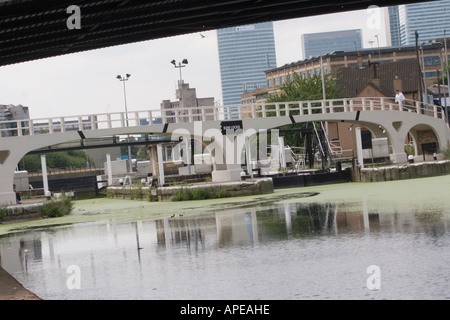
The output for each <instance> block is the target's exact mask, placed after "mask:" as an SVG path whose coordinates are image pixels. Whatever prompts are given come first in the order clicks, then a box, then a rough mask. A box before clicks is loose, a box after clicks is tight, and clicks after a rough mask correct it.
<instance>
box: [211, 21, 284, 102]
mask: <svg viewBox="0 0 450 320" xmlns="http://www.w3.org/2000/svg"><path fill="white" fill-rule="evenodd" d="M217 40H218V47H219V60H220V75H221V80H222V96H223V104H224V105H239V104H241V94H243V93H245V92H251V91H254V89H257V88H263V87H266V75H265V73H264V71H266V70H268V69H271V68H275V67H276V66H277V61H276V53H275V37H274V33H273V23H272V22H265V23H258V24H252V25H245V26H238V27H232V28H225V29H219V30H217Z"/></svg>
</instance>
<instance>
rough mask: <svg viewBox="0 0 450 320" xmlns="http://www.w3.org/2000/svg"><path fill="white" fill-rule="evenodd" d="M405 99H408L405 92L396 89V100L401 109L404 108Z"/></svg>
mask: <svg viewBox="0 0 450 320" xmlns="http://www.w3.org/2000/svg"><path fill="white" fill-rule="evenodd" d="M405 100H406V98H405V96H404V95H403V93H402V92H401V91H400V90H396V91H395V102H396V103H398V107H399V108H400V110H402V107H403V105H404V103H405Z"/></svg>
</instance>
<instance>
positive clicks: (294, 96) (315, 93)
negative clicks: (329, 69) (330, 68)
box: [267, 73, 339, 147]
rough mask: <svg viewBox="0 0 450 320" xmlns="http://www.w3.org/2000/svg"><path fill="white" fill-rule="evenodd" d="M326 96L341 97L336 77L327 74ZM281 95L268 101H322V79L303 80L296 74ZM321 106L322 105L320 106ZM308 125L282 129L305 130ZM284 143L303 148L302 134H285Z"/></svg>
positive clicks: (296, 125) (283, 87) (316, 76)
mask: <svg viewBox="0 0 450 320" xmlns="http://www.w3.org/2000/svg"><path fill="white" fill-rule="evenodd" d="M324 82H325V94H326V98H327V99H336V98H337V97H338V96H339V87H338V86H337V84H336V79H335V77H334V75H332V74H327V75H325V76H324ZM280 90H281V91H280V93H277V94H275V95H273V96H271V97H270V98H268V99H267V102H268V103H271V102H290V101H308V100H313V101H314V100H322V99H323V90H322V77H321V76H320V75H314V76H312V77H311V78H308V79H302V78H300V76H299V75H298V74H297V73H295V74H294V77H293V79H292V80H291V81H288V82H286V83H285V84H284V85H283V86H282V87H281V88H280ZM319 105H320V104H319ZM306 126H307V124H306V123H296V124H293V125H287V126H283V127H281V128H280V129H294V128H295V129H304V128H306ZM284 142H285V144H286V145H288V146H292V147H302V146H303V141H302V135H301V133H300V132H293V133H288V134H284Z"/></svg>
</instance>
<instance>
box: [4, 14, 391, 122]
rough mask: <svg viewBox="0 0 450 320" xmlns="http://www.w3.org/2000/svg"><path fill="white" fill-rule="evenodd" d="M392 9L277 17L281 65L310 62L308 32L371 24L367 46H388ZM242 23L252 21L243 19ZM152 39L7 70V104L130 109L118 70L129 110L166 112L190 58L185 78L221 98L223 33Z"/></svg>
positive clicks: (50, 110) (58, 111)
mask: <svg viewBox="0 0 450 320" xmlns="http://www.w3.org/2000/svg"><path fill="white" fill-rule="evenodd" d="M384 18H385V17H384V10H380V13H379V14H378V13H376V12H375V11H368V10H361V11H353V12H347V13H340V14H332V15H326V16H314V17H308V18H301V19H292V20H284V21H277V22H274V31H275V45H276V53H277V65H278V66H282V65H284V64H286V63H291V62H295V61H298V60H302V59H303V53H302V46H301V35H302V34H305V33H315V32H326V31H337V30H345V29H363V46H364V47H366V48H370V44H369V41H370V40H372V41H375V46H376V45H377V44H376V38H375V35H376V34H379V41H380V46H385V45H386V29H385V24H384ZM242 24H245V22H243V23H242ZM202 35H204V36H205V37H201V36H200V33H194V34H189V35H184V36H178V37H171V38H165V39H158V40H151V41H145V42H140V43H134V44H128V45H122V46H116V47H111V48H104V49H99V50H92V51H89V52H83V53H76V54H70V55H65V56H60V57H53V58H48V59H42V60H37V61H32V62H25V63H20V64H15V65H10V66H4V67H0V88H1V89H0V90H1V91H0V104H13V105H18V104H22V105H24V106H28V107H29V109H30V116H31V118H32V119H37V118H45V117H60V116H69V115H84V114H95V113H107V112H120V111H124V98H123V87H122V83H121V82H120V81H118V80H117V79H116V76H117V75H118V74H121V75H125V74H126V73H129V74H131V77H130V79H129V81H127V82H126V92H127V104H128V110H129V111H138V110H148V109H159V108H160V103H161V101H162V100H165V99H170V100H175V88H176V84H177V80H178V79H179V70H178V69H176V68H174V66H173V65H172V64H170V61H171V60H172V59H175V60H177V61H181V60H183V59H185V58H186V59H188V61H189V64H188V66H187V67H186V68H183V69H182V73H183V80H184V81H185V82H187V83H189V85H190V86H191V88H196V89H197V96H198V97H214V98H215V100H216V101H219V102H221V100H222V92H221V83H220V69H219V54H218V48H217V36H216V31H208V32H202Z"/></svg>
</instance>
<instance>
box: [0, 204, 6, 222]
mask: <svg viewBox="0 0 450 320" xmlns="http://www.w3.org/2000/svg"><path fill="white" fill-rule="evenodd" d="M5 218H6V207H0V222H3V221H5Z"/></svg>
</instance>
